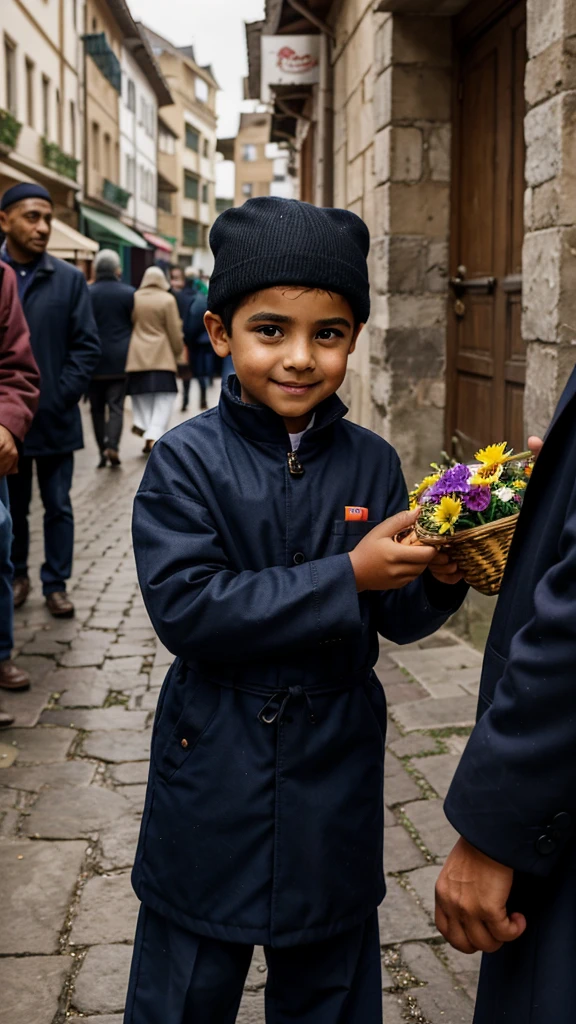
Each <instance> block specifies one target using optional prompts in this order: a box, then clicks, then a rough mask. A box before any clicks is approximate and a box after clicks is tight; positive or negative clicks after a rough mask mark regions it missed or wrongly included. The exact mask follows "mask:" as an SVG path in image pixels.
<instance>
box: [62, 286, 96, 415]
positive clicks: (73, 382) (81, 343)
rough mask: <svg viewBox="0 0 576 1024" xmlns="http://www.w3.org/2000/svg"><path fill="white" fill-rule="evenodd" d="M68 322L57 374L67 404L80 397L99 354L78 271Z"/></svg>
mask: <svg viewBox="0 0 576 1024" xmlns="http://www.w3.org/2000/svg"><path fill="white" fill-rule="evenodd" d="M68 325H69V326H68V339H67V352H66V359H65V361H64V365H63V367H62V372H61V374H60V395H61V398H62V400H63V402H64V405H65V406H66V407H67V408H69V407H70V406H72V405H75V404H76V402H78V401H79V400H80V399H81V397H82V395H83V394H84V392H85V391H86V389H87V387H88V384H89V383H90V380H91V377H92V374H93V373H94V371H95V369H96V367H97V365H98V361H99V359H100V354H101V348H100V338H99V336H98V328H97V327H96V321H95V320H94V313H93V311H92V303H91V302H90V293H89V291H88V285H87V284H86V281H85V280H84V277H83V275H82V274H81V273H80V272H78V273H77V274H75V275H74V281H73V284H72V289H71V301H70V315H69V321H68Z"/></svg>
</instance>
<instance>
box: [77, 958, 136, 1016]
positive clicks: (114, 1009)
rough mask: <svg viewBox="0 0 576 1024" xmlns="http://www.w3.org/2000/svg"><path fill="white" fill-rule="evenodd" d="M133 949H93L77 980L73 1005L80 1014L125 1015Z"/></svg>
mask: <svg viewBox="0 0 576 1024" xmlns="http://www.w3.org/2000/svg"><path fill="white" fill-rule="evenodd" d="M131 960H132V946H125V945H122V944H119V945H112V946H93V947H92V949H89V950H88V954H87V956H86V959H85V961H84V963H83V964H82V967H81V969H80V973H79V975H78V977H77V979H76V984H75V986H74V992H73V995H72V1005H73V1007H74V1008H75V1009H76V1010H78V1011H79V1012H80V1013H84V1014H87V1013H99V1014H103V1013H122V1011H123V1009H124V1003H125V1001H126V992H127V989H128V976H129V973H130V963H131Z"/></svg>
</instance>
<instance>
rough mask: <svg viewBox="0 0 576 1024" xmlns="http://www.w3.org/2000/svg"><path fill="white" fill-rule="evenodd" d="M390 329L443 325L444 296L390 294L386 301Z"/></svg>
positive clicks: (444, 312) (444, 320)
mask: <svg viewBox="0 0 576 1024" xmlns="http://www.w3.org/2000/svg"><path fill="white" fill-rule="evenodd" d="M388 311H389V317H390V319H389V325H390V328H391V329H394V328H401V329H403V330H406V329H409V328H411V327H413V328H415V329H416V330H426V329H428V328H440V327H444V325H445V323H446V297H445V296H444V295H400V294H391V295H390V298H389V301H388Z"/></svg>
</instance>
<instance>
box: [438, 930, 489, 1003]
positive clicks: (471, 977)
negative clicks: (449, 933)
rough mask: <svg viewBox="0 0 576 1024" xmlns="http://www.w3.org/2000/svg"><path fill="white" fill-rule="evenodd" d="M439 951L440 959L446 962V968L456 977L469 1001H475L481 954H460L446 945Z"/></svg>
mask: <svg viewBox="0 0 576 1024" xmlns="http://www.w3.org/2000/svg"><path fill="white" fill-rule="evenodd" d="M440 949H441V953H442V957H443V958H444V959H445V960H447V961H448V967H449V969H450V970H451V971H452V973H453V974H454V975H455V976H456V980H457V982H458V984H459V985H461V986H462V988H463V989H464V991H465V992H466V994H467V995H468V996H469V997H470V999H476V990H477V988H478V975H479V974H480V964H481V963H482V954H481V953H472V954H471V955H469V954H467V953H460V952H459V950H457V949H453V948H452V946H449V945H448V944H447V943H446V945H444V946H441V947H440Z"/></svg>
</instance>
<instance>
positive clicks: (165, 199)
mask: <svg viewBox="0 0 576 1024" xmlns="http://www.w3.org/2000/svg"><path fill="white" fill-rule="evenodd" d="M158 209H159V210H163V211H164V213H172V196H171V194H170V192H166V191H164V190H163V189H158Z"/></svg>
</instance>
